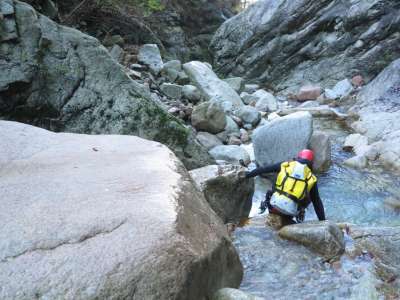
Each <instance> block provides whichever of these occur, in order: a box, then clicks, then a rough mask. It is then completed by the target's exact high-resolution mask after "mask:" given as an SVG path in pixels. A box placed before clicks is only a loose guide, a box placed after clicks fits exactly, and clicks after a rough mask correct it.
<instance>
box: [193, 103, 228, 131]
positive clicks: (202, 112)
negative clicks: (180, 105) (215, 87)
mask: <svg viewBox="0 0 400 300" xmlns="http://www.w3.org/2000/svg"><path fill="white" fill-rule="evenodd" d="M192 125H193V127H194V128H196V129H197V130H200V131H206V132H209V133H218V132H221V131H223V130H224V129H225V126H226V115H225V112H224V111H223V109H222V107H221V105H220V104H219V103H216V102H203V103H201V104H199V105H197V106H195V107H194V109H193V113H192Z"/></svg>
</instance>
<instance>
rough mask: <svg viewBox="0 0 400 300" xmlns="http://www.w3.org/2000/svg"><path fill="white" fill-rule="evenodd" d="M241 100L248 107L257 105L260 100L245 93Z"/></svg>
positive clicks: (241, 95) (242, 94)
mask: <svg viewBox="0 0 400 300" xmlns="http://www.w3.org/2000/svg"><path fill="white" fill-rule="evenodd" d="M240 98H242V100H243V103H244V104H246V105H250V104H251V103H256V102H257V100H258V99H259V98H257V97H256V96H253V95H250V94H249V93H246V92H243V93H241V94H240Z"/></svg>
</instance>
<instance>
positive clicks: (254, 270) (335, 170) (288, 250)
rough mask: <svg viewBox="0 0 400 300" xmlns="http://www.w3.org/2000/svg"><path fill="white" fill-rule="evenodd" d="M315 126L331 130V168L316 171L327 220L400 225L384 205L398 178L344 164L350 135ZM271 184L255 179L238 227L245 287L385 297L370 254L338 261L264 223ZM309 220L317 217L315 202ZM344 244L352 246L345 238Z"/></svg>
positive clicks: (333, 125)
mask: <svg viewBox="0 0 400 300" xmlns="http://www.w3.org/2000/svg"><path fill="white" fill-rule="evenodd" d="M314 129H315V130H323V131H325V132H328V133H329V134H330V135H331V140H332V161H333V164H332V166H331V167H330V169H329V170H328V171H327V172H326V173H324V174H321V175H319V176H318V178H319V183H318V188H319V191H320V195H321V198H322V200H323V203H324V206H325V212H326V215H327V219H329V220H332V221H335V222H346V223H355V224H368V225H400V217H399V214H398V213H397V212H396V211H394V210H393V209H392V208H390V207H386V206H385V205H384V199H385V198H387V197H392V196H395V195H398V193H399V192H400V180H399V179H398V178H397V177H396V176H394V175H392V174H389V173H387V172H384V171H382V170H379V169H377V168H373V169H374V171H361V170H356V169H352V168H349V167H346V166H344V165H343V161H344V160H346V159H347V158H349V157H351V156H352V154H351V153H347V152H344V151H343V150H342V147H341V146H342V144H343V142H344V139H345V137H346V136H347V135H348V134H349V132H347V131H346V129H345V128H344V127H342V126H341V124H340V123H337V122H335V121H329V120H327V119H315V121H314ZM269 185H270V183H269V182H268V181H267V180H266V179H260V178H257V179H256V192H255V194H254V198H253V207H252V211H251V217H252V218H251V219H250V222H249V224H248V225H247V226H245V227H243V228H239V229H238V230H236V232H235V235H234V243H235V246H236V248H237V249H238V252H239V255H240V257H241V260H242V262H243V265H244V269H245V275H244V280H243V282H242V285H241V289H242V290H243V291H246V292H248V293H250V294H253V295H256V296H259V297H263V298H265V299H360V300H361V299H363V300H364V299H384V297H383V295H381V294H380V293H379V291H377V290H376V286H379V282H378V279H377V278H376V276H375V274H374V271H373V263H372V259H371V258H370V257H369V256H368V255H365V256H363V257H356V258H349V257H347V256H346V255H344V256H343V257H342V258H341V260H340V261H339V262H337V263H334V264H329V263H326V262H324V261H323V260H322V259H321V258H320V257H318V256H317V255H315V254H313V253H311V252H310V251H308V250H307V249H305V248H304V247H302V246H299V245H297V244H295V243H292V242H287V241H283V240H281V239H280V238H279V237H277V236H276V232H274V231H272V230H269V229H267V228H266V227H265V225H264V219H265V215H258V207H259V204H260V201H261V200H263V199H264V195H265V191H266V189H267V188H268V186H269ZM306 219H309V220H312V219H314V220H315V219H317V217H316V215H315V212H314V210H313V207H312V205H310V207H309V208H308V210H307V216H306ZM346 240H347V243H346V247H351V246H352V241H351V239H350V238H348V237H347V238H346Z"/></svg>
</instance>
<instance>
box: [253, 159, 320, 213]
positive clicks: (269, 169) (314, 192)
mask: <svg viewBox="0 0 400 300" xmlns="http://www.w3.org/2000/svg"><path fill="white" fill-rule="evenodd" d="M297 161H298V162H300V163H302V164H307V165H308V166H309V167H310V164H309V162H308V161H307V160H301V159H297ZM281 165H282V163H278V164H274V165H270V166H266V167H259V168H257V169H254V170H253V171H251V172H249V173H247V174H246V177H248V178H250V177H255V176H257V175H261V174H265V173H273V172H274V173H275V172H276V173H278V172H280V170H281ZM275 182H276V180H275ZM310 201H311V202H312V204H313V206H314V210H315V213H316V214H317V217H318V219H319V220H320V221H323V220H325V210H324V205H323V204H322V201H321V198H320V197H319V193H318V186H317V183H315V184H314V186H313V187H312V189H311V191H310V199H308V200H307V201H306V206H308V204H309V203H310Z"/></svg>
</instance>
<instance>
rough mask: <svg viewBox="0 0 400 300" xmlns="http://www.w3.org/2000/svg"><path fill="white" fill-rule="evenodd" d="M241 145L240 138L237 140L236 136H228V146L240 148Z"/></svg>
mask: <svg viewBox="0 0 400 300" xmlns="http://www.w3.org/2000/svg"><path fill="white" fill-rule="evenodd" d="M241 144H242V141H241V140H240V138H238V137H236V136H230V137H229V139H228V145H237V146H240V145H241Z"/></svg>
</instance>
